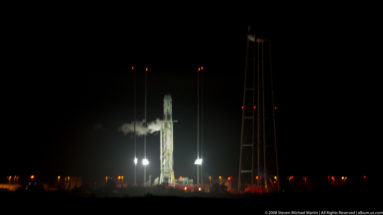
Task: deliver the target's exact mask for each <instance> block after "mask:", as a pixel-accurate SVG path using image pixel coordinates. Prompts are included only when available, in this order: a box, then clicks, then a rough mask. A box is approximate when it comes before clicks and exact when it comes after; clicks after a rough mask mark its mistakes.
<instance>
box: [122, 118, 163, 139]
mask: <svg viewBox="0 0 383 215" xmlns="http://www.w3.org/2000/svg"><path fill="white" fill-rule="evenodd" d="M144 122H145V121H144V120H142V121H136V134H137V136H143V135H147V134H153V133H155V132H158V131H160V130H161V123H162V121H161V120H160V119H156V120H155V121H153V122H150V123H148V124H147V126H146V127H145V125H144V124H145V123H144ZM119 131H121V132H123V133H124V134H126V135H127V134H129V133H134V122H130V123H124V124H122V126H121V127H120V128H119Z"/></svg>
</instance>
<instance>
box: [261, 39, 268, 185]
mask: <svg viewBox="0 0 383 215" xmlns="http://www.w3.org/2000/svg"><path fill="white" fill-rule="evenodd" d="M263 53H264V48H263V41H262V59H261V60H262V131H263V134H262V137H263V140H262V143H263V177H264V179H263V181H264V184H265V189H267V175H266V113H265V69H264V62H263V61H264V59H263Z"/></svg>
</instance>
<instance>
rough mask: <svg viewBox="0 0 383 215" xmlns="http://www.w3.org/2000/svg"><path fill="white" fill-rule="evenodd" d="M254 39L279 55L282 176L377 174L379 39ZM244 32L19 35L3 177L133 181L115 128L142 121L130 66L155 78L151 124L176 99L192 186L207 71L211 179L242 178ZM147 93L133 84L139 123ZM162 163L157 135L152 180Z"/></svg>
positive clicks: (103, 29)
mask: <svg viewBox="0 0 383 215" xmlns="http://www.w3.org/2000/svg"><path fill="white" fill-rule="evenodd" d="M254 27H255V29H256V32H257V34H258V35H262V36H265V37H268V38H270V39H271V40H272V45H273V53H272V54H273V71H274V75H275V77H274V78H275V85H276V89H275V90H276V103H277V104H278V105H279V107H280V109H279V112H278V113H277V114H278V130H279V132H280V134H279V137H278V139H279V142H278V144H279V154H280V163H281V172H282V173H283V174H301V175H313V174H323V175H327V174H339V175H342V174H361V173H368V174H373V173H375V172H376V170H377V168H378V163H381V156H380V152H379V151H378V145H379V144H380V142H381V141H380V135H379V131H380V127H381V126H380V123H379V121H380V118H381V117H380V116H381V114H380V109H381V107H380V106H381V105H380V104H379V103H380V93H379V89H380V88H381V87H380V86H381V83H380V82H381V81H380V78H378V77H379V72H380V71H381V65H380V64H379V61H380V60H381V51H380V50H381V47H382V46H381V40H380V38H379V35H378V33H377V32H378V30H379V29H378V26H377V25H375V23H374V22H373V20H369V19H368V18H365V19H354V20H351V19H346V18H337V19H328V20H322V19H312V20H311V19H309V20H304V21H303V20H301V19H284V20H279V21H275V22H271V23H258V24H256V25H254ZM246 31H247V24H227V23H219V24H217V23H215V24H209V23H204V24H183V25H180V24H146V25H144V24H141V25H138V24H137V25H131V24H126V23H125V24H124V25H118V26H115V25H108V24H100V23H97V24H94V23H93V24H90V23H85V22H77V23H76V24H73V23H71V24H67V23H65V22H63V23H54V24H52V23H49V22H47V23H44V24H34V23H27V24H25V25H22V26H13V27H12V28H11V30H10V31H9V32H8V36H7V40H6V44H5V49H4V50H3V52H4V53H5V57H3V60H5V64H4V65H3V73H2V78H1V80H2V84H1V87H2V107H3V108H2V109H3V111H2V119H3V128H4V129H3V131H4V132H5V136H4V137H3V140H2V150H1V151H2V156H1V159H2V164H6V165H2V167H1V174H2V175H7V174H15V173H17V174H29V173H31V172H36V173H39V174H42V175H47V176H49V175H57V174H62V175H80V176H84V177H94V178H95V177H103V176H105V175H126V176H128V175H129V174H131V173H132V167H133V166H132V162H131V161H132V159H133V138H132V137H131V136H125V135H123V134H122V133H121V132H119V131H118V127H119V126H121V125H122V123H124V122H130V121H132V120H133V112H132V111H133V75H132V73H131V72H129V67H130V66H131V65H135V66H136V68H137V70H141V71H143V68H144V67H145V66H149V67H150V73H149V78H148V120H149V121H151V120H154V119H156V118H161V117H162V99H163V96H164V95H165V94H166V93H169V94H171V95H172V98H173V113H174V114H173V118H174V119H176V120H178V123H176V124H175V125H174V147H175V152H174V159H175V165H174V168H175V175H176V177H177V176H180V175H182V176H189V177H191V176H193V175H194V174H195V166H194V165H193V162H194V159H195V150H196V146H195V142H196V73H195V70H196V68H197V67H198V66H200V65H204V67H205V71H206V72H205V74H204V91H205V94H204V146H203V148H204V166H205V168H204V175H205V176H207V175H212V176H213V177H218V175H222V176H225V177H226V176H237V168H238V156H239V141H240V122H241V109H240V106H241V102H242V93H243V71H244V64H245V48H246V47H245V45H246V43H245V42H246V40H245V38H246ZM143 80H144V79H143V76H142V73H141V74H138V75H137V81H138V91H137V93H138V101H137V106H138V118H139V119H142V118H143V107H144V105H143V95H144V91H143ZM5 137H7V138H5ZM141 143H142V138H139V139H138V147H139V148H140V147H141V145H140V144H141ZM140 150H141V149H140ZM140 150H139V152H138V154H140V153H141V152H140ZM158 151H159V135H158V134H157V135H152V136H150V137H148V154H149V156H151V157H152V159H151V165H150V168H149V172H150V173H151V174H153V177H156V176H158V175H159V164H158V160H159V152H158ZM128 180H131V177H130V176H128Z"/></svg>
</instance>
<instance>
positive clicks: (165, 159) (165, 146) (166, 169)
mask: <svg viewBox="0 0 383 215" xmlns="http://www.w3.org/2000/svg"><path fill="white" fill-rule="evenodd" d="M160 133H161V137H160V138H161V146H160V148H161V152H160V153H161V154H160V159H161V175H160V184H162V183H165V184H166V183H168V184H172V183H173V119H172V97H171V96H170V95H165V96H164V118H163V120H162V123H161V132H160Z"/></svg>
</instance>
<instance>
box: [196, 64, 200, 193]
mask: <svg viewBox="0 0 383 215" xmlns="http://www.w3.org/2000/svg"><path fill="white" fill-rule="evenodd" d="M200 71H201V68H200V67H199V68H198V70H197V159H199V158H200V157H199V73H200ZM197 185H199V165H197Z"/></svg>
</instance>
